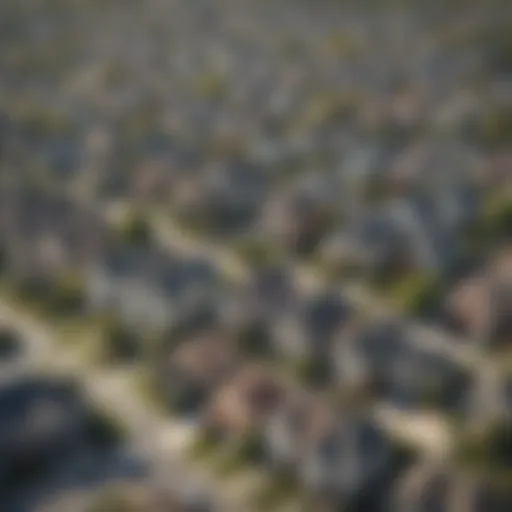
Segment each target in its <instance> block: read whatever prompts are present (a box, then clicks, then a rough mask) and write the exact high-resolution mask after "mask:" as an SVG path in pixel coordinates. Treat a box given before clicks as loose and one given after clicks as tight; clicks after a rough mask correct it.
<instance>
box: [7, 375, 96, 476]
mask: <svg viewBox="0 0 512 512" xmlns="http://www.w3.org/2000/svg"><path fill="white" fill-rule="evenodd" d="M86 413H87V409H86V406H85V404H84V403H82V401H81V399H80V397H79V396H78V395H75V394H74V392H73V390H72V389H71V388H70V387H69V386H68V385H67V384H66V383H65V382H61V381H58V380H51V379H50V380H48V379H44V378H39V377H31V376H27V377H22V378H21V379H18V380H15V381H14V382H8V383H7V384H4V385H2V388H1V389H0V420H1V421H0V482H2V481H7V479H8V477H9V476H10V477H12V476H13V475H15V474H17V473H18V472H22V471H23V470H24V469H26V470H29V469H30V468H31V467H35V466H36V465H38V464H43V463H51V462H55V461H56V460H57V459H58V458H59V457H66V456H68V455H69V453H70V451H72V450H73V449H74V448H77V447H78V446H79V445H80V443H83V442H84V439H85V435H86V431H85V426H86ZM0 485H1V484H0Z"/></svg>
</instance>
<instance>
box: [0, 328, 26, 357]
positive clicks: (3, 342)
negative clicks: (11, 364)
mask: <svg viewBox="0 0 512 512" xmlns="http://www.w3.org/2000/svg"><path fill="white" fill-rule="evenodd" d="M20 349H21V343H20V339H19V335H18V333H16V332H15V331H14V330H12V329H9V328H8V327H0V359H4V358H8V359H10V358H12V357H14V356H16V355H17V354H18V353H19V351H20Z"/></svg>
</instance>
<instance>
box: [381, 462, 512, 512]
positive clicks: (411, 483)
mask: <svg viewBox="0 0 512 512" xmlns="http://www.w3.org/2000/svg"><path fill="white" fill-rule="evenodd" d="M390 506H391V510H396V511H397V512H431V511H432V510H443V511H444V510H446V511H451V510H453V511H456V510H457V511H458V510H461V511H462V510H463V511H464V512H466V511H467V512H487V511H489V510H492V511H493V512H494V511H495V512H506V511H507V510H510V508H511V507H512V493H511V492H510V490H507V487H505V486H501V488H500V487H499V486H495V485H494V483H493V480H492V478H488V477H482V476H478V475H474V474H471V473H468V472H464V471H460V470H458V469H457V468H454V467H450V466H449V465H447V464H441V463H437V464H436V463H423V464H419V465H415V466H413V467H412V468H411V469H410V470H409V471H408V472H407V473H406V474H405V475H404V476H403V477H402V478H401V479H400V480H399V481H398V483H397V485H396V486H395V488H394V490H393V493H392V496H391V505H390Z"/></svg>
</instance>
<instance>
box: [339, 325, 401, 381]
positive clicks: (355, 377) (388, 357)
mask: <svg viewBox="0 0 512 512" xmlns="http://www.w3.org/2000/svg"><path fill="white" fill-rule="evenodd" d="M402 353H407V346H406V340H405V333H404V329H403V326H402V325H401V323H400V322H399V321H396V320H394V319H385V320H378V321H374V322H372V323H370V324H368V325H361V324H360V323H354V324H352V325H351V326H350V328H349V329H347V331H345V332H342V333H341V335H338V336H337V337H336V339H335V341H334V343H333V348H332V358H331V363H332V365H333V372H334V374H335V375H336V379H337V381H338V383H339V386H340V387H346V386H348V387H349V388H354V387H355V388H357V387H359V386H367V385H370V386H375V385H377V386H379V387H380V385H381V383H382V382H384V381H385V380H386V375H387V373H388V371H389V368H390V366H391V365H392V363H393V361H394V360H395V359H396V358H397V357H398V356H399V355H400V354H402Z"/></svg>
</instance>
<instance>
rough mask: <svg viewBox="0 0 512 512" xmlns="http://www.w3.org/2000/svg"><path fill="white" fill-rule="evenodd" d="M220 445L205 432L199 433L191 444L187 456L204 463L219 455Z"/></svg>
mask: <svg viewBox="0 0 512 512" xmlns="http://www.w3.org/2000/svg"><path fill="white" fill-rule="evenodd" d="M219 449H220V443H219V441H218V440H217V439H216V438H215V437H214V436H212V435H209V434H208V433H206V432H202V433H200V434H199V435H198V436H197V437H196V438H195V439H194V441H193V442H192V443H191V445H190V447H189V449H188V454H189V456H190V458H191V459H193V460H195V461H198V462H199V461H200V462H204V461H205V460H207V459H210V458H211V457H213V456H215V455H216V454H218V453H219Z"/></svg>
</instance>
